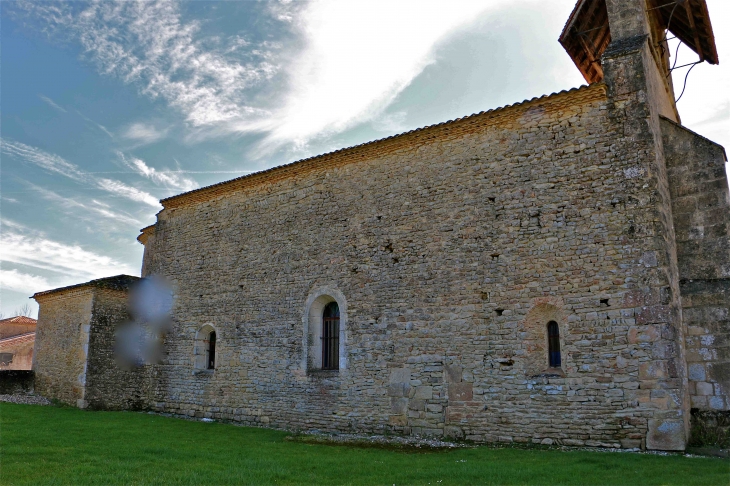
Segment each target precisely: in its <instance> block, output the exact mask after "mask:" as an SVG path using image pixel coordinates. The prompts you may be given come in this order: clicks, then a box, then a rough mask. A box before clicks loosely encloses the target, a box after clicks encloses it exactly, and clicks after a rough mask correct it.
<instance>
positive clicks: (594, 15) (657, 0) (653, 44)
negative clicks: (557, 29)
mask: <svg viewBox="0 0 730 486" xmlns="http://www.w3.org/2000/svg"><path fill="white" fill-rule="evenodd" d="M674 38H676V39H678V41H679V42H681V43H683V44H685V45H686V46H687V47H689V48H690V49H691V50H692V51H694V52H695V53H696V54H697V56H698V60H697V61H696V62H695V63H684V62H683V63H681V64H678V63H677V60H676V59H675V58H674V57H675V55H674V54H673V53H671V52H670V49H669V44H668V40H671V39H674ZM559 41H560V43H561V44H562V45H563V47H564V48H565V50H566V51H567V53H568V55H570V57H571V59H572V60H573V62H574V63H575V65H576V67H577V68H578V69H579V70H580V72H581V73H582V74H583V77H584V78H585V80H586V81H587V82H588V83H596V82H600V81H604V80H605V76H606V73H605V69H606V66H605V62H606V61H607V58H616V57H617V56H619V57H620V56H621V53H628V52H629V51H631V50H632V48H641V49H642V50H643V49H645V51H646V52H645V54H646V55H645V56H643V57H645V59H643V60H642V61H643V62H642V64H643V66H642V71H643V72H644V74H645V83H646V85H647V86H646V88H647V90H648V93H649V94H650V103H651V105H652V107H653V108H654V109H655V110H656V112H657V114H659V115H662V116H664V117H666V118H668V119H670V120H672V121H674V122H677V123H679V121H680V118H679V113H678V112H677V106H676V102H675V99H676V97H677V93H675V87H674V86H673V83H672V76H671V73H672V71H673V70H674V69H681V68H687V67H691V65H692V64H696V63H700V62H708V63H710V64H718V56H717V48H716V46H715V38H714V35H713V32H712V25H711V23H710V16H709V13H708V11H707V4H706V2H705V0H579V1H578V3H577V4H576V6H575V8H574V9H573V12H572V13H571V15H570V17H569V19H568V21H567V23H566V24H565V28H564V29H563V32H562V34H561V35H560V38H559ZM634 51H635V49H634ZM636 67H638V66H636ZM606 81H608V80H606ZM614 81H621V82H629V81H631V80H629V79H621V80H619V79H614ZM609 87H610V86H609ZM680 91H681V88H680Z"/></svg>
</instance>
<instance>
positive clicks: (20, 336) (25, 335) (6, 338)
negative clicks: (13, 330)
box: [0, 331, 35, 344]
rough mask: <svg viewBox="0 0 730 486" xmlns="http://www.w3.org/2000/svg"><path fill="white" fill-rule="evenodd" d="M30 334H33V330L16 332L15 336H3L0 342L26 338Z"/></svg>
mask: <svg viewBox="0 0 730 486" xmlns="http://www.w3.org/2000/svg"><path fill="white" fill-rule="evenodd" d="M31 334H33V335H35V331H31V332H26V333H24V334H16V335H15V336H8V337H4V338H2V339H0V344H2V343H6V342H8V341H12V340H13V339H21V338H27V337H30V335H31Z"/></svg>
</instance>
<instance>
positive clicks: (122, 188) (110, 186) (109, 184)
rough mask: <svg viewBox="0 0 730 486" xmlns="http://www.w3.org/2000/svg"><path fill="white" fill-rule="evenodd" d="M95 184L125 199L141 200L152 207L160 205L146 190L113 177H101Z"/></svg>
mask: <svg viewBox="0 0 730 486" xmlns="http://www.w3.org/2000/svg"><path fill="white" fill-rule="evenodd" d="M97 185H98V186H99V187H100V188H101V189H103V190H105V191H107V192H111V193H112V194H117V195H119V196H122V197H126V198H127V199H131V200H132V201H138V202H142V203H145V204H147V205H149V206H152V207H153V208H157V207H160V201H159V200H158V199H157V198H156V197H155V196H153V195H152V194H150V193H148V192H144V191H140V190H139V189H137V188H134V187H131V186H128V185H127V184H124V183H123V182H119V181H115V180H113V179H103V178H102V179H99V180H98V181H97Z"/></svg>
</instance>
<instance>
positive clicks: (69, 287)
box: [29, 273, 142, 299]
mask: <svg viewBox="0 0 730 486" xmlns="http://www.w3.org/2000/svg"><path fill="white" fill-rule="evenodd" d="M119 277H129V278H136V279H137V280H140V279H141V278H142V277H135V276H134V275H127V274H126V273H121V274H119V275H112V276H111V277H102V278H96V279H94V280H89V281H88V282H82V283H78V284H73V285H67V286H65V287H58V288H55V289H49V290H42V291H40V292H36V293H35V294H33V295H32V296H31V297H29V298H31V299H34V298H35V297H41V296H44V295H47V294H52V293H56V292H61V291H64V290H72V289H81V288H83V287H88V286H92V287H94V286H96V285H97V284H98V283H100V282H103V281H106V280H111V279H116V278H119Z"/></svg>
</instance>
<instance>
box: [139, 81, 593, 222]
mask: <svg viewBox="0 0 730 486" xmlns="http://www.w3.org/2000/svg"><path fill="white" fill-rule="evenodd" d="M603 84H604V83H603V82H598V83H592V84H582V85H580V86H578V87H574V88H570V89H563V90H560V91H557V92H553V93H550V94H544V95H541V96H535V97H533V98H530V99H525V100H522V101H519V102H516V103H512V104H509V105H504V106H500V107H496V108H490V109H488V110H485V111H480V112H478V113H472V114H470V115H465V116H463V117H461V118H455V119H453V120H447V121H445V122H440V123H435V124H433V125H426V126H423V127H419V128H414V129H413V130H408V131H406V132H401V133H397V134H395V135H390V136H387V137H384V138H379V139H376V140H371V141H369V142H363V143H360V144H357V145H352V146H350V147H343V148H341V149H337V150H333V151H332V152H325V153H323V154H318V155H313V156H311V157H306V158H304V159H299V160H295V161H293V162H288V163H286V164H282V165H277V166H274V167H270V168H268V169H264V170H260V171H258V172H252V173H250V174H245V175H242V176H240V177H235V178H233V179H228V180H227V181H221V182H217V183H215V184H211V185H209V186H204V187H199V188H197V189H193V190H192V191H188V192H182V193H180V194H176V195H174V196H169V197H166V198H164V199H160V203H164V202H166V201H172V200H175V199H177V198H181V197H185V196H189V195H192V194H198V193H201V192H204V191H207V190H209V189H212V188H214V187H220V186H224V185H227V184H230V183H232V182H235V181H240V180H243V179H248V178H251V177H254V176H260V175H262V174H266V173H268V172H271V171H274V170H279V169H282V168H285V167H289V166H292V165H295V164H300V163H303V162H308V161H311V160H315V159H319V158H323V157H327V156H332V155H335V154H338V153H341V152H345V151H348V150H353V149H356V148H360V147H364V146H369V145H374V144H377V143H381V142H384V141H386V140H392V139H396V138H400V137H403V136H405V135H408V134H411V133H415V132H420V131H422V130H426V129H431V128H438V127H444V126H446V125H449V124H452V123H454V122H457V121H465V120H468V119H471V118H474V117H477V116H481V115H487V114H494V113H496V112H500V111H504V110H507V109H509V108H516V107H519V106H523V105H526V104H528V103H532V102H534V101H539V100H544V99H548V98H552V97H554V96H559V95H564V94H568V93H573V92H577V91H584V90H588V89H591V88H594V87H596V86H600V85H603ZM163 206H164V204H163ZM153 226H154V225H153ZM143 229H144V228H143Z"/></svg>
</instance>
